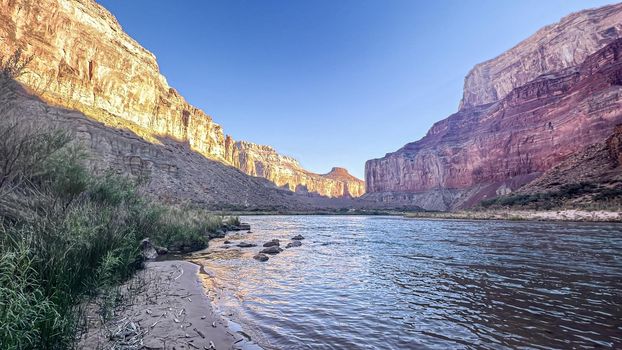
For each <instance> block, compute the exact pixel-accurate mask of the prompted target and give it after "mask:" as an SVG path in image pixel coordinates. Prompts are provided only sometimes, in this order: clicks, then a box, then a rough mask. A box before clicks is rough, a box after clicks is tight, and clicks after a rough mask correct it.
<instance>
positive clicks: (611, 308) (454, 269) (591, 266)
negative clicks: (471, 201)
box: [193, 216, 622, 349]
mask: <svg viewBox="0 0 622 350" xmlns="http://www.w3.org/2000/svg"><path fill="white" fill-rule="evenodd" d="M244 221H247V222H249V223H250V224H251V225H252V231H253V232H252V233H236V234H234V235H228V236H227V237H226V238H224V239H217V240H214V241H212V242H211V243H210V249H209V250H207V251H205V252H200V253H198V254H195V256H194V257H193V260H195V261H197V262H199V263H200V264H202V265H203V269H204V271H205V273H206V274H205V278H204V280H205V283H206V285H207V287H208V289H210V290H212V291H214V292H213V293H212V298H213V299H214V300H215V302H216V304H217V305H218V308H219V309H220V310H222V311H223V313H225V314H226V315H227V316H230V317H231V318H232V319H233V320H235V321H236V322H238V323H240V324H241V326H242V328H243V329H244V331H245V332H246V333H248V334H249V335H251V336H252V338H253V340H254V341H256V342H257V343H259V344H260V345H261V346H263V347H265V348H268V349H272V348H275V349H298V348H314V349H324V348H326V349H369V348H376V349H413V348H414V349H417V348H437V349H447V348H469V349H470V348H483V349H488V348H489V349H499V348H521V347H531V348H540V349H545V348H564V349H566V348H594V347H601V348H620V347H622V226H620V225H615V224H577V223H562V224H552V223H537V222H468V221H463V222H461V221H426V220H407V219H402V218H390V217H360V216H359V217H345V216H339V217H327V216H267V217H264V216H257V217H247V218H244ZM297 234H302V235H303V236H305V238H306V239H305V240H303V241H302V242H303V245H302V246H301V247H297V248H290V249H286V250H284V251H283V252H282V253H280V254H278V255H276V256H271V257H270V260H269V261H268V262H263V263H262V262H258V261H256V260H254V259H253V258H252V257H253V255H255V254H256V253H257V252H258V251H259V250H261V249H262V247H261V244H262V243H264V242H266V241H268V240H271V239H273V238H278V239H280V240H281V242H282V243H281V245H282V247H284V246H285V244H287V242H289V241H290V238H291V237H293V236H294V235H297ZM225 240H230V241H231V242H232V243H233V244H229V245H226V244H224V241H225ZM241 241H245V242H249V243H255V244H257V245H258V247H254V248H238V247H235V244H237V243H239V242H241ZM227 246H230V247H229V248H226V247H227Z"/></svg>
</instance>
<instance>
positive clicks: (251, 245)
mask: <svg viewBox="0 0 622 350" xmlns="http://www.w3.org/2000/svg"><path fill="white" fill-rule="evenodd" d="M256 246H257V244H253V243H246V242H240V243H238V247H240V248H251V247H256Z"/></svg>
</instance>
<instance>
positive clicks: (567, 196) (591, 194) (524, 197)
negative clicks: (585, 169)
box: [480, 182, 622, 210]
mask: <svg viewBox="0 0 622 350" xmlns="http://www.w3.org/2000/svg"><path fill="white" fill-rule="evenodd" d="M582 196H585V197H586V198H587V199H588V200H584V201H581V203H579V204H580V205H579V207H580V208H583V209H610V208H616V207H619V206H620V204H621V199H622V189H621V188H608V187H603V186H601V185H597V184H593V183H590V182H579V183H572V184H566V185H562V186H560V187H559V188H558V189H557V190H554V191H549V192H543V193H536V194H513V195H507V196H501V197H498V198H494V199H489V200H484V201H482V202H481V203H480V206H481V207H483V208H490V207H526V208H530V209H536V210H539V209H544V210H548V209H554V208H563V207H565V206H571V207H574V206H577V205H575V204H574V203H569V202H570V201H572V200H573V199H576V198H579V197H582Z"/></svg>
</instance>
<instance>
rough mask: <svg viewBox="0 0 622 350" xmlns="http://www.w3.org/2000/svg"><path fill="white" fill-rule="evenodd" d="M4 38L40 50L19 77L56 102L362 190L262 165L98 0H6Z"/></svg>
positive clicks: (290, 176)
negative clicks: (171, 81)
mask: <svg viewBox="0 0 622 350" xmlns="http://www.w3.org/2000/svg"><path fill="white" fill-rule="evenodd" d="M0 44H1V45H0V55H4V56H6V55H10V54H12V53H13V52H15V51H16V50H18V49H20V50H23V52H24V54H25V55H26V56H30V57H32V62H30V64H29V66H28V72H27V73H26V74H24V75H22V76H20V77H19V80H20V81H21V82H22V83H23V84H25V85H26V86H27V87H29V88H30V89H31V91H32V92H33V93H35V94H37V95H39V96H41V97H43V98H44V99H45V100H46V101H48V102H50V103H53V104H56V105H58V106H61V107H65V108H69V109H76V110H78V111H81V112H82V113H84V114H85V115H87V116H89V117H91V118H93V119H95V120H97V121H99V122H102V123H104V124H105V125H107V126H111V127H116V128H126V129H129V130H131V131H132V132H134V133H135V134H137V135H139V136H140V137H142V138H143V139H145V140H147V141H149V142H151V143H154V144H161V138H163V137H165V138H170V139H172V140H175V141H179V142H183V143H187V144H188V145H189V147H190V148H191V149H192V150H194V151H196V152H198V153H200V154H201V155H203V156H205V157H208V158H210V159H212V160H215V161H218V162H222V163H224V164H228V165H231V166H235V167H239V168H240V169H242V170H243V171H244V172H246V173H247V174H249V175H256V176H264V175H263V174H267V175H269V177H267V178H269V179H270V180H273V179H274V180H277V181H276V183H277V184H278V185H283V184H285V183H287V184H288V187H289V188H290V189H295V188H296V187H298V186H306V188H307V189H308V190H310V191H313V192H317V193H320V194H322V195H329V196H334V197H339V196H344V195H346V196H347V195H355V194H354V192H350V193H346V192H345V191H346V190H347V189H349V188H350V187H351V185H350V184H349V183H347V182H343V183H338V181H336V180H334V179H330V178H323V177H322V176H320V175H317V174H312V173H310V172H308V171H305V170H304V169H302V168H300V167H299V166H297V167H294V166H289V165H287V166H282V165H281V164H270V163H269V161H271V159H266V160H263V159H261V160H258V161H259V162H263V163H261V164H262V165H261V166H262V167H263V169H269V171H257V168H258V167H260V165H259V163H257V164H255V165H254V166H251V164H249V163H248V159H250V158H253V157H254V154H252V152H250V151H249V152H248V154H245V153H244V152H246V148H252V147H240V146H239V145H240V143H236V142H235V141H234V140H233V139H232V138H231V137H228V136H227V137H226V136H225V135H224V133H223V130H222V128H221V127H220V126H219V125H218V124H216V123H214V121H213V120H212V118H211V117H210V116H208V115H206V114H205V113H204V112H203V111H201V110H199V109H198V108H196V107H194V106H192V105H190V104H189V103H188V102H186V100H185V99H184V98H183V97H182V96H180V95H179V93H178V92H177V91H176V90H175V89H173V88H172V87H170V86H169V85H168V83H167V81H166V78H165V77H164V76H163V75H162V74H160V71H159V67H158V64H157V61H156V58H155V56H154V55H153V54H152V53H151V52H149V51H147V50H146V49H144V48H143V47H142V46H140V44H138V43H137V42H136V41H135V40H133V39H132V38H131V37H130V36H128V35H127V34H126V33H125V32H124V31H123V29H122V28H121V26H120V25H119V23H118V22H117V21H116V19H115V18H114V16H112V15H111V14H110V13H109V12H108V11H107V10H105V9H104V8H103V7H102V6H100V5H98V4H97V3H95V1H93V0H36V1H35V0H0ZM244 144H246V145H252V144H250V143H244ZM257 147H258V148H261V147H264V146H257ZM274 153H275V154H276V152H274ZM275 157H276V158H279V156H278V154H277V156H275ZM285 159H286V157H281V158H279V159H277V160H279V161H280V160H284V161H285ZM286 162H288V163H292V162H290V161H289V160H287V161H286ZM293 162H295V161H293ZM281 170H283V171H284V173H279V171H281ZM339 188H341V190H342V192H339V191H340V190H339ZM360 192H361V191H360V190H357V191H356V193H358V194H360Z"/></svg>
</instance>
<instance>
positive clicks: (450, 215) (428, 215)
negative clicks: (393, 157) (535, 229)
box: [212, 209, 622, 222]
mask: <svg viewBox="0 0 622 350" xmlns="http://www.w3.org/2000/svg"><path fill="white" fill-rule="evenodd" d="M212 214H215V215H225V216H226V215H235V216H307V215H314V216H402V217H406V218H409V219H438V220H508V221H515V220H523V221H551V222H559V221H568V222H622V212H619V211H611V210H582V209H559V210H515V209H497V210H460V211H446V212H442V211H425V210H422V211H398V210H395V211H375V212H374V211H352V212H343V211H332V212H331V211H320V212H295V211H293V212H287V211H266V212H261V211H252V212H244V211H231V212H222V213H217V212H212Z"/></svg>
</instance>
